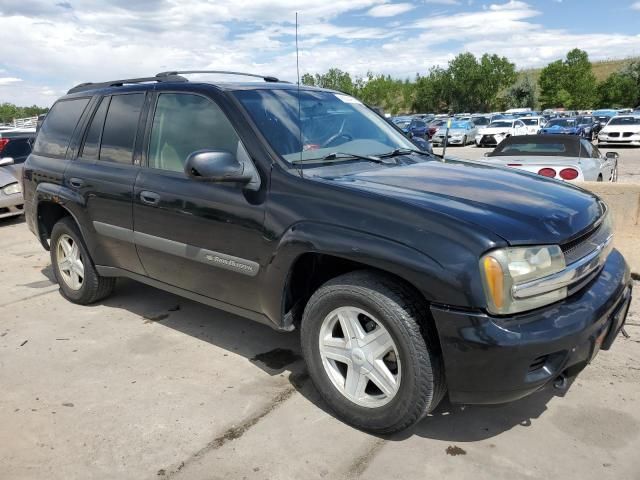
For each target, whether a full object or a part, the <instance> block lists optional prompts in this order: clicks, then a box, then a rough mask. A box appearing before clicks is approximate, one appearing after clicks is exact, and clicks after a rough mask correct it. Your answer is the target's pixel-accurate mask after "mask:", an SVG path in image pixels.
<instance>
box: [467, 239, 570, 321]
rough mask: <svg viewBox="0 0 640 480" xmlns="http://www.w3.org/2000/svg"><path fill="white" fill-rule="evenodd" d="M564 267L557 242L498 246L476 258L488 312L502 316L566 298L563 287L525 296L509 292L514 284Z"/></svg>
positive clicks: (555, 271)
mask: <svg viewBox="0 0 640 480" xmlns="http://www.w3.org/2000/svg"><path fill="white" fill-rule="evenodd" d="M565 267H566V265H565V261H564V254H563V253H562V250H561V249H560V247H559V246H557V245H551V246H540V247H514V248H502V249H499V250H494V251H492V252H489V253H487V254H486V255H484V256H483V257H482V258H481V259H480V272H481V274H482V282H483V287H484V291H485V294H486V296H487V306H488V310H489V312H491V313H494V314H498V315H506V314H510V313H517V312H522V311H525V310H531V309H534V308H538V307H542V306H544V305H548V304H550V303H553V302H557V301H558V300H562V299H563V298H566V296H567V289H566V288H561V289H559V290H555V291H553V292H548V293H544V294H541V295H537V296H535V297H530V298H525V299H516V298H514V297H513V293H512V290H513V287H514V286H515V285H519V284H522V283H526V282H530V281H532V280H537V279H540V278H543V277H546V276H548V275H553V274H554V273H558V272H561V271H562V270H564V268H565Z"/></svg>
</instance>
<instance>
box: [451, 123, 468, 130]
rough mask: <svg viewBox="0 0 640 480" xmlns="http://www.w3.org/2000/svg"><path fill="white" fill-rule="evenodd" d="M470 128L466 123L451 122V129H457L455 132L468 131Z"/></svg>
mask: <svg viewBox="0 0 640 480" xmlns="http://www.w3.org/2000/svg"><path fill="white" fill-rule="evenodd" d="M470 128H471V124H470V123H469V122H467V121H462V122H461V121H458V122H451V129H452V130H453V129H457V130H469V129H470Z"/></svg>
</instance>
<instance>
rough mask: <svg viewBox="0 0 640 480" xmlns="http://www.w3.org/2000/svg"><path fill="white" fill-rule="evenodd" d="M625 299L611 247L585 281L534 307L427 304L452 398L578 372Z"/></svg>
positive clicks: (514, 391) (619, 320) (614, 325)
mask: <svg viewBox="0 0 640 480" xmlns="http://www.w3.org/2000/svg"><path fill="white" fill-rule="evenodd" d="M630 298H631V280H630V272H629V267H628V266H627V264H626V262H625V260H624V258H623V257H622V255H621V254H620V253H619V252H618V251H617V250H613V251H612V253H611V254H610V255H609V257H608V258H607V261H606V262H605V264H604V266H603V268H602V271H601V272H600V273H599V274H598V276H597V277H596V278H595V279H593V280H592V281H591V282H590V283H589V284H588V285H587V286H586V287H585V288H583V289H582V290H580V291H579V292H577V293H575V294H574V295H572V296H571V297H569V298H567V299H565V300H563V301H562V302H558V303H555V304H553V305H550V306H548V307H544V308H541V309H537V310H534V311H532V312H526V313H524V314H519V315H516V316H513V317H492V316H490V315H488V314H485V313H478V312H465V311H460V310H454V309H450V308H445V307H436V306H432V308H431V311H432V314H433V318H434V320H435V322H436V328H437V330H438V335H439V337H440V345H441V347H442V354H443V358H444V366H445V377H446V379H447V386H448V389H449V397H450V399H451V402H452V403H459V404H493V403H505V402H509V401H512V400H517V399H519V398H522V397H524V396H526V395H529V394H530V393H533V392H535V391H537V390H539V389H540V388H542V387H544V386H545V385H546V384H547V383H549V382H553V380H555V379H556V378H557V377H558V376H559V375H560V374H562V373H567V374H569V375H574V374H576V373H577V372H579V371H580V370H582V368H584V367H585V366H586V365H587V364H588V363H589V362H590V361H591V359H592V358H593V356H594V355H595V354H596V353H597V352H598V350H599V349H600V348H601V347H602V349H608V348H609V347H610V345H611V343H612V342H613V340H614V339H615V336H616V335H617V334H618V332H619V330H620V328H621V327H622V324H623V322H624V317H625V316H626V313H627V312H626V309H627V308H628V302H629V301H630Z"/></svg>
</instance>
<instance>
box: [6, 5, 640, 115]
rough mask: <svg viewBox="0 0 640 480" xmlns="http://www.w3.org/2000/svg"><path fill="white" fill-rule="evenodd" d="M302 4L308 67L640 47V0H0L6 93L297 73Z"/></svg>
mask: <svg viewBox="0 0 640 480" xmlns="http://www.w3.org/2000/svg"><path fill="white" fill-rule="evenodd" d="M296 11H297V12H298V15H299V30H298V33H299V37H298V39H299V55H300V57H299V60H300V72H301V74H302V73H305V72H311V73H318V72H324V71H326V70H328V69H329V68H331V67H337V68H340V69H342V70H345V71H347V72H349V73H350V74H352V75H354V76H355V75H364V74H366V72H368V71H372V72H374V73H384V74H390V75H392V76H393V77H396V78H407V77H410V78H413V77H415V75H416V73H421V74H424V73H426V72H428V70H429V68H431V67H433V66H436V65H446V64H447V62H448V61H449V60H451V59H452V58H453V57H454V56H455V55H457V54H458V53H461V52H471V53H473V54H475V55H482V54H483V53H496V54H499V55H504V56H506V57H508V58H509V59H510V60H511V61H513V62H514V63H515V64H516V65H517V67H518V68H527V67H537V66H544V65H546V64H547V63H549V62H550V61H553V60H556V59H559V58H562V57H564V55H565V54H566V52H567V51H569V50H570V49H572V48H575V47H579V48H582V49H584V50H586V51H587V52H588V53H589V55H590V58H591V59H592V60H599V59H607V58H625V57H630V56H640V0H492V1H483V0H416V1H413V2H410V1H407V0H404V1H403V0H397V1H391V0H306V1H304V2H301V1H293V0H100V1H98V0H0V103H2V102H11V103H15V104H17V105H32V104H37V105H40V106H50V105H51V104H52V103H53V102H54V101H55V100H56V98H58V97H60V96H61V95H63V94H64V93H65V92H66V90H68V89H69V88H70V87H72V86H73V85H75V84H78V83H82V82H87V81H104V80H110V79H115V78H128V77H136V76H149V75H154V74H155V73H158V72H160V71H165V70H178V69H215V70H239V71H245V72H253V73H260V74H264V75H274V76H277V77H278V78H281V79H285V80H289V81H295V80H296V53H295V12H296Z"/></svg>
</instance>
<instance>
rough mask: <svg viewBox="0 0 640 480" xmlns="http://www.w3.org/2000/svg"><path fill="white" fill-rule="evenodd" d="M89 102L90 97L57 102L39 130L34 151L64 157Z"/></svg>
mask: <svg viewBox="0 0 640 480" xmlns="http://www.w3.org/2000/svg"><path fill="white" fill-rule="evenodd" d="M88 103H89V99H88V98H77V99H73V100H61V101H59V102H57V103H56V104H55V105H54V106H53V107H52V108H51V110H50V111H49V113H48V114H47V117H46V118H45V120H44V123H43V124H42V127H41V128H40V131H39V132H38V137H37V138H36V144H35V146H34V148H33V149H34V151H35V152H37V153H39V154H41V155H54V156H60V157H63V156H64V155H65V154H66V153H67V147H68V146H69V140H71V135H73V131H74V130H75V128H76V125H77V124H78V120H80V116H81V115H82V112H83V111H84V109H85V107H86V106H87V104H88Z"/></svg>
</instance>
